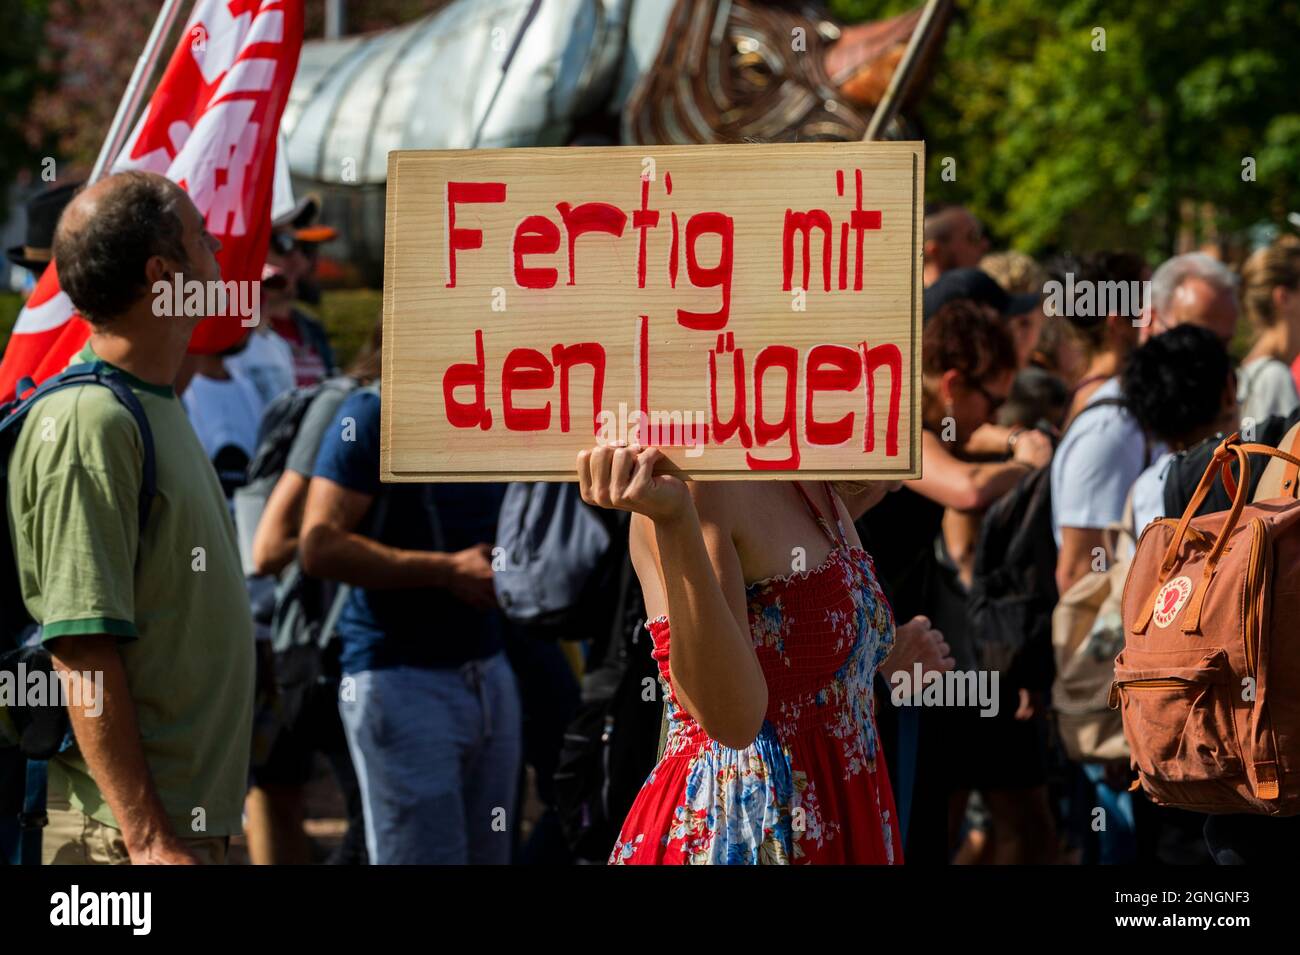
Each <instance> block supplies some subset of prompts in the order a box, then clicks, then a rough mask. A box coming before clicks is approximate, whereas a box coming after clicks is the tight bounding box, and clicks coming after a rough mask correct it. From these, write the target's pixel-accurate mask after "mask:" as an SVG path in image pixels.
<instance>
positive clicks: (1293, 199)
mask: <svg viewBox="0 0 1300 955" xmlns="http://www.w3.org/2000/svg"><path fill="white" fill-rule="evenodd" d="M915 3H916V0H900V2H883V0H882V2H873V0H833V2H832V7H833V8H834V9H835V11H836V13H837V14H839V15H840V16H841V17H842V18H845V19H861V18H871V19H874V18H878V17H882V16H887V15H891V14H893V13H897V12H900V11H901V10H905V9H908V8H909V7H912V6H914V5H915ZM1103 31H1104V32H1103ZM1297 38H1300V0H1268V2H1261V0H1058V2H1054V3H1043V2H1042V0H959V2H958V3H957V13H956V16H955V17H954V20H953V23H952V24H951V26H950V28H949V32H948V37H947V42H946V45H945V48H944V50H943V52H942V55H941V56H940V58H939V60H938V61H937V65H936V70H935V74H934V83H933V85H932V87H931V89H930V93H929V95H928V96H927V98H926V100H925V102H924V103H923V104H922V106H921V109H920V114H919V117H917V118H918V119H919V122H920V124H921V125H922V127H923V128H924V130H925V135H926V142H927V153H928V161H929V166H930V170H929V175H928V177H927V182H926V186H927V196H928V197H930V198H935V199H946V200H950V201H961V202H966V203H968V204H969V205H970V206H971V207H972V208H973V209H974V210H975V212H976V213H977V214H979V215H980V216H981V217H982V218H983V219H984V220H985V221H986V222H987V223H988V224H989V225H990V227H991V229H992V231H993V232H994V234H995V235H996V236H997V237H998V238H1000V239H1002V240H1004V241H1005V242H1006V243H1007V244H1009V245H1012V246H1014V247H1016V248H1020V249H1023V250H1024V251H1027V252H1031V253H1044V252H1048V251H1053V250H1058V249H1064V248H1073V249H1084V248H1097V247H1127V248H1135V249H1138V250H1141V251H1143V252H1146V253H1147V254H1148V255H1150V256H1152V257H1159V256H1163V255H1165V254H1167V253H1168V252H1170V251H1172V250H1173V248H1174V246H1175V242H1176V237H1177V235H1178V233H1179V230H1180V228H1182V229H1184V230H1185V231H1187V230H1191V231H1193V232H1196V233H1199V234H1198V235H1197V238H1202V239H1204V238H1209V237H1212V236H1213V235H1217V237H1219V238H1221V239H1222V238H1231V237H1233V236H1236V235H1239V234H1240V233H1241V232H1243V231H1244V230H1245V229H1246V228H1247V227H1249V226H1251V225H1253V224H1257V223H1259V222H1261V221H1270V222H1273V223H1275V224H1278V223H1280V222H1281V220H1282V219H1283V218H1284V216H1285V215H1286V213H1288V212H1290V211H1293V210H1295V209H1296V208H1297V205H1300V56H1297V55H1296V42H1297ZM1103 43H1104V48H1103ZM945 156H951V157H953V158H954V159H955V160H956V178H955V181H951V182H948V181H944V180H943V179H942V178H941V177H940V175H939V171H940V162H941V160H942V158H943V157H945ZM1252 166H1253V169H1252ZM1252 173H1253V181H1252V180H1251V179H1250V178H1249V177H1250V175H1251V174H1252Z"/></svg>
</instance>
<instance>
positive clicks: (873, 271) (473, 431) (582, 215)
mask: <svg viewBox="0 0 1300 955" xmlns="http://www.w3.org/2000/svg"><path fill="white" fill-rule="evenodd" d="M921 149H922V147H921V145H920V144H918V143H875V144H860V143H820V144H813V143H806V144H781V145H767V146H760V145H738V146H696V147H635V148H632V147H626V148H605V149H601V148H591V149H578V148H573V149H512V150H478V151H428V152H409V151H398V152H394V153H392V154H390V156H389V178H388V222H387V240H386V241H387V249H386V258H385V270H386V271H385V283H384V374H383V429H382V430H383V442H382V460H381V470H382V475H383V477H384V479H385V480H390V481H391V480H396V481H402V480H410V481H417V480H419V481H422V480H502V479H518V480H564V479H571V478H573V476H574V459H575V456H576V453H577V451H578V450H580V449H581V448H583V447H589V446H591V445H592V444H594V443H597V442H598V441H601V440H605V439H606V436H607V435H608V433H609V428H608V423H609V421H610V420H611V419H612V417H613V416H615V415H618V416H619V417H620V420H625V421H627V422H628V423H629V424H630V428H628V429H624V430H625V431H626V439H628V440H631V441H634V442H636V443H640V444H654V445H656V446H658V447H661V448H663V449H664V450H665V452H666V453H667V454H668V457H669V458H670V460H671V461H672V463H673V466H675V467H677V468H678V469H679V470H680V471H681V472H682V473H683V474H685V475H687V476H690V477H695V478H729V479H734V478H740V477H771V476H774V475H779V474H781V473H792V472H798V473H799V474H800V475H801V476H804V475H806V476H809V477H814V476H818V477H827V478H846V477H860V478H863V477H881V478H895V479H897V478H907V477H915V476H917V475H918V474H919V470H920V465H919V451H920V449H919V444H918V437H919V435H918V432H919V424H920V422H919V407H918V400H917V396H918V388H919V357H920V356H919V334H920V314H919V309H920V284H919V270H920V255H921V247H920V238H921V233H920V229H921V218H920V209H921V205H922V201H923V200H922V196H921V179H922V176H921V171H922V168H923V165H924V157H923V155H922V151H921ZM628 409H631V413H630V414H628V413H627V410H628ZM683 414H684V415H685V420H687V421H693V422H694V425H693V426H692V428H691V430H690V433H689V434H687V432H686V429H685V428H676V427H674V426H673V425H672V424H671V422H673V421H676V420H682V417H681V416H682V415H683ZM662 422H669V426H668V427H667V428H665V427H662V426H660V425H659V424H657V423H662Z"/></svg>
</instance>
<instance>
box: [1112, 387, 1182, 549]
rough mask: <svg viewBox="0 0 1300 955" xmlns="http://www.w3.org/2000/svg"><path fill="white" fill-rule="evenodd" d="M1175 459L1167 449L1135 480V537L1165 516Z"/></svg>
mask: <svg viewBox="0 0 1300 955" xmlns="http://www.w3.org/2000/svg"><path fill="white" fill-rule="evenodd" d="M1093 414H1099V412H1093ZM1173 460H1174V452H1172V451H1166V452H1165V453H1164V454H1162V455H1160V457H1158V458H1156V459H1155V461H1153V462H1152V464H1151V467H1149V468H1147V469H1146V470H1145V471H1143V472H1142V473H1141V474H1139V475H1138V477H1137V480H1136V481H1134V482H1133V536H1134V537H1137V536H1140V535H1141V533H1142V528H1144V527H1146V526H1147V525H1148V524H1150V523H1151V522H1152V521H1154V520H1157V519H1158V518H1161V517H1164V516H1165V482H1166V481H1167V480H1169V465H1170V464H1172V463H1173Z"/></svg>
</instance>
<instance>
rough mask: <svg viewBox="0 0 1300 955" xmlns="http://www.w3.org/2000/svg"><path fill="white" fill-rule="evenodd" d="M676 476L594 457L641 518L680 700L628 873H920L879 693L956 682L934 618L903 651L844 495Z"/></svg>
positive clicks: (602, 489)
mask: <svg viewBox="0 0 1300 955" xmlns="http://www.w3.org/2000/svg"><path fill="white" fill-rule="evenodd" d="M663 460H664V458H663V455H662V453H661V452H660V451H658V450H657V449H654V448H640V447H627V446H624V445H612V446H610V445H606V446H601V447H596V448H594V449H592V450H590V451H582V452H581V453H580V454H579V455H578V479H579V483H580V486H581V490H582V497H583V499H584V500H585V501H587V502H588V503H592V504H598V505H601V506H603V507H615V508H621V509H623V510H629V511H632V512H633V513H634V517H633V519H632V532H631V549H632V560H633V564H634V566H635V568H636V572H637V576H638V577H639V578H640V581H641V586H642V589H643V591H644V593H645V600H646V608H647V613H648V614H649V615H650V617H651V620H650V622H649V623H648V624H647V628H648V629H649V631H650V634H651V637H652V639H653V641H654V656H655V659H656V660H657V661H658V663H659V672H660V680H661V683H662V685H663V687H664V689H665V692H666V694H667V700H668V718H669V731H668V742H667V747H666V749H665V752H664V756H663V759H661V760H660V762H659V764H658V765H657V766H656V767H655V769H654V771H653V772H652V773H651V774H650V778H649V779H648V780H647V782H646V784H645V786H644V788H643V789H642V790H641V793H640V795H639V796H638V797H637V799H636V802H635V803H634V804H633V806H632V809H631V812H630V813H629V815H628V818H627V821H626V822H625V823H624V825H623V830H622V832H621V834H620V837H619V840H618V842H617V844H616V845H615V847H614V851H613V854H612V855H611V858H610V862H611V863H615V864H660V863H663V864H708V863H742V864H744V863H900V862H902V849H901V843H900V839H899V832H898V825H897V822H896V819H895V811H894V799H893V795H892V793H891V791H890V786H889V777H888V775H887V773H886V771H885V765H884V758H883V754H882V752H881V750H880V747H879V745H878V741H877V737H876V727H875V718H874V715H873V695H872V680H873V677H874V675H875V672H876V670H877V669H878V668H879V667H881V666H882V665H884V664H885V661H886V659H887V658H888V659H889V665H890V666H891V669H892V668H894V667H905V668H908V669H910V668H911V666H912V664H913V662H920V663H921V664H922V665H923V666H926V667H934V668H947V667H950V666H951V663H952V661H951V660H950V659H948V658H947V653H948V647H947V644H945V643H944V642H943V640H942V637H941V636H940V635H939V634H938V633H937V632H935V631H933V630H931V629H930V628H929V624H928V621H925V620H924V618H917V619H916V620H913V621H912V622H911V623H910V624H908V625H907V626H906V627H901V628H899V634H898V635H899V638H900V639H899V644H900V646H899V647H897V648H895V649H894V650H893V652H891V648H892V647H894V644H895V633H894V621H893V615H892V613H891V611H890V609H889V605H888V603H887V602H886V601H885V598H884V595H883V593H882V592H881V590H880V588H879V586H878V584H877V583H876V578H875V573H874V569H873V566H872V560H871V557H870V555H868V554H867V553H866V551H864V550H863V549H862V546H861V543H860V541H859V540H858V536H857V533H856V531H855V530H854V529H853V520H852V516H851V514H850V513H849V511H848V510H847V509H846V508H845V506H844V504H843V502H842V501H841V500H840V498H839V495H838V493H837V492H836V490H835V488H834V487H832V485H831V484H829V483H826V482H817V483H811V482H807V483H805V482H772V481H749V482H725V483H724V482H690V483H688V482H684V481H682V480H680V479H678V478H676V477H673V476H672V475H669V474H655V473H654V471H655V466H656V465H657V464H658V463H659V462H661V461H663ZM889 488H890V485H886V484H875V485H870V486H869V490H867V491H866V492H864V496H866V495H870V496H871V497H872V498H873V499H874V500H873V501H870V502H863V504H862V505H860V507H865V506H869V504H870V503H874V501H878V500H879V499H880V498H881V497H882V496H883V495H884V494H885V493H886V492H887V491H888V490H889ZM792 558H793V563H794V566H796V567H800V568H802V567H810V568H812V569H810V570H802V569H800V570H797V571H796V572H794V573H791V572H790V571H791V566H792ZM670 621H671V628H670ZM670 631H671V632H670ZM670 637H671V640H670ZM670 645H671V650H670Z"/></svg>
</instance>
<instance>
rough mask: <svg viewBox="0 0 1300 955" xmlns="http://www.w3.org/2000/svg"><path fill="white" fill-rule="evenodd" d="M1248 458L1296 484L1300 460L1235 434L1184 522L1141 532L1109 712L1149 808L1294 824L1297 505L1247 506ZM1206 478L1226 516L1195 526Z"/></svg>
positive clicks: (1297, 788) (1298, 807) (1298, 751)
mask: <svg viewBox="0 0 1300 955" xmlns="http://www.w3.org/2000/svg"><path fill="white" fill-rule="evenodd" d="M1248 453H1250V454H1267V455H1270V456H1272V457H1277V458H1282V459H1283V460H1285V461H1286V462H1287V464H1288V469H1287V470H1288V474H1289V476H1290V479H1291V482H1292V483H1294V481H1295V477H1296V469H1298V468H1300V458H1296V457H1292V456H1291V455H1289V454H1287V453H1285V452H1282V451H1279V450H1277V449H1276V448H1270V447H1267V446H1264V445H1259V444H1242V443H1241V442H1240V438H1239V436H1238V435H1236V434H1234V435H1232V436H1231V437H1229V438H1227V439H1226V440H1224V441H1223V442H1222V443H1221V444H1220V445H1219V446H1218V448H1217V449H1215V452H1214V458H1213V459H1212V460H1211V461H1210V465H1209V467H1208V468H1206V471H1205V475H1204V476H1203V477H1202V478H1201V483H1200V484H1199V485H1198V486H1197V489H1196V493H1195V494H1193V495H1192V499H1191V501H1190V502H1189V503H1188V505H1187V510H1186V511H1185V512H1184V513H1183V516H1182V519H1181V520H1174V519H1172V518H1164V519H1161V520H1159V521H1154V522H1152V523H1151V524H1149V525H1148V526H1147V527H1146V529H1145V530H1144V531H1143V532H1142V536H1141V538H1140V539H1139V540H1138V545H1137V551H1136V553H1135V554H1134V555H1133V563H1132V565H1131V567H1130V569H1129V574H1128V579H1127V580H1126V581H1125V585H1124V596H1123V603H1122V615H1123V621H1124V635H1125V642H1124V649H1123V650H1122V651H1121V652H1120V654H1119V656H1118V657H1116V659H1115V682H1114V684H1113V685H1112V686H1111V692H1110V705H1111V706H1112V707H1119V708H1120V709H1121V715H1122V717H1123V722H1124V735H1125V737H1126V738H1127V740H1128V743H1129V749H1130V752H1131V754H1132V763H1133V767H1134V768H1135V769H1136V770H1137V773H1138V784H1140V785H1141V787H1142V789H1144V790H1145V791H1146V793H1147V795H1148V796H1150V797H1151V799H1152V801H1154V802H1156V803H1159V804H1160V805H1164V806H1177V807H1180V808H1183V809H1191V810H1195V811H1197V812H1205V813H1257V814H1267V815H1278V816H1286V815H1292V814H1295V813H1298V812H1300V634H1298V633H1297V628H1298V627H1300V501H1296V500H1293V499H1292V498H1290V497H1286V498H1274V499H1272V500H1268V501H1258V502H1256V503H1253V504H1249V505H1248V504H1247V503H1246V495H1247V494H1248V493H1249V488H1250V462H1249V460H1248V458H1247V454H1248ZM1234 459H1235V460H1237V461H1238V462H1239V474H1240V483H1238V482H1237V481H1236V480H1234V479H1233V475H1232V469H1231V466H1230V465H1231V462H1232V461H1233V460H1234ZM1216 470H1217V471H1218V472H1219V474H1220V475H1221V478H1222V480H1223V486H1224V489H1225V490H1226V491H1227V492H1228V496H1229V497H1230V498H1231V499H1232V507H1231V509H1230V510H1228V511H1220V512H1218V513H1214V514H1206V515H1203V516H1201V517H1196V518H1193V515H1194V514H1195V513H1196V510H1197V508H1199V507H1200V505H1201V502H1202V501H1203V500H1204V499H1205V496H1206V494H1208V493H1209V490H1210V488H1211V487H1212V486H1213V483H1214V478H1215V472H1216ZM1136 785H1137V784H1135V788H1136Z"/></svg>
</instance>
